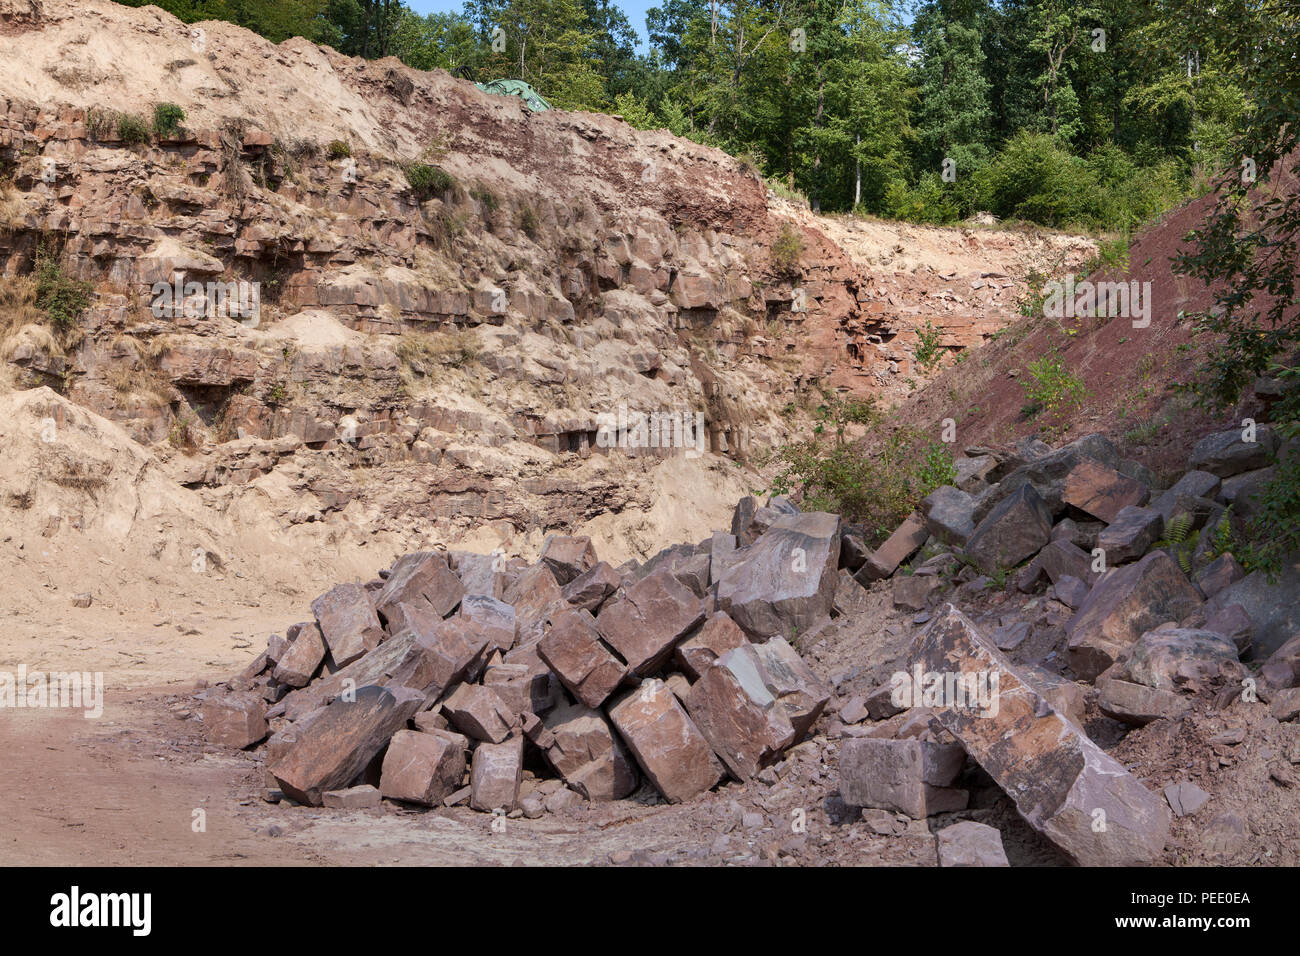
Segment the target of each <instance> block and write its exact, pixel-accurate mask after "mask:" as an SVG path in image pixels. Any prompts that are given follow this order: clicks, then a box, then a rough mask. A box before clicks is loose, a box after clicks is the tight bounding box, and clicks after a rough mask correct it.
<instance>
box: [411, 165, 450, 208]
mask: <svg viewBox="0 0 1300 956" xmlns="http://www.w3.org/2000/svg"><path fill="white" fill-rule="evenodd" d="M406 181H407V182H408V183H410V184H411V191H412V192H414V193H415V196H416V198H417V199H419V200H420V201H421V202H424V200H426V199H431V198H433V197H434V196H441V195H442V194H443V193H445V192H447V191H448V190H450V189H452V188H453V187H454V186H455V185H456V180H455V179H454V178H453V177H452V175H451V173H449V172H447V171H446V170H445V169H443V168H441V167H440V166H429V165H427V164H425V163H411V164H410V165H409V166H407V167H406Z"/></svg>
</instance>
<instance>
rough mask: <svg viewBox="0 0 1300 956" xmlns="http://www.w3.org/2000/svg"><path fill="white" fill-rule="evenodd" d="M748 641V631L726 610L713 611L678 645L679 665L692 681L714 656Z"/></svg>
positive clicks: (714, 658)
mask: <svg viewBox="0 0 1300 956" xmlns="http://www.w3.org/2000/svg"><path fill="white" fill-rule="evenodd" d="M746 642H747V638H746V637H745V632H744V631H742V630H741V629H740V627H739V626H738V625H737V624H736V622H735V621H733V620H732V619H731V617H730V616H729V615H728V614H727V613H726V612H725V611H714V612H713V613H712V614H710V615H709V616H708V617H706V618H705V619H704V624H703V625H701V627H700V629H699V630H698V631H696V632H695V633H694V634H692V635H691V636H690V637H688V638H687V639H686V640H684V641H682V642H681V643H680V644H678V645H677V650H676V652H675V654H674V657H675V658H676V660H677V665H678V666H679V667H681V669H682V671H683V672H684V673H685V674H686V676H687V677H688V678H690V679H691V680H692V681H696V680H699V679H700V675H701V674H702V673H704V671H705V670H706V669H707V668H708V667H709V665H710V664H712V663H713V662H714V661H715V660H717V659H718V658H719V657H721V656H722V655H723V654H726V653H727V652H728V651H730V650H733V649H735V648H737V647H740V646H742V645H743V644H745V643H746Z"/></svg>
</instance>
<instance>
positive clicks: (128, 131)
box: [117, 113, 149, 146]
mask: <svg viewBox="0 0 1300 956" xmlns="http://www.w3.org/2000/svg"><path fill="white" fill-rule="evenodd" d="M117 137H118V139H120V140H121V141H122V142H123V143H125V144H126V145H127V146H137V145H141V144H143V143H147V142H149V123H148V122H147V121H146V120H145V118H144V117H143V116H137V115H135V114H134V113H123V114H121V115H120V116H118V118H117Z"/></svg>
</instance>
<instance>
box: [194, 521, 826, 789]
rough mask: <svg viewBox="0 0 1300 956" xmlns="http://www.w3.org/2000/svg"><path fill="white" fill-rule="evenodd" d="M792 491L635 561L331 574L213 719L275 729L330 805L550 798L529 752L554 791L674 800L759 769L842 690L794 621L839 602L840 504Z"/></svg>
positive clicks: (590, 552) (575, 557)
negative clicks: (822, 508) (807, 503)
mask: <svg viewBox="0 0 1300 956" xmlns="http://www.w3.org/2000/svg"><path fill="white" fill-rule="evenodd" d="M772 504H775V505H776V506H777V507H778V508H779V509H780V510H779V511H778V510H774V509H772V508H771V506H770V505H769V506H768V507H764V508H763V509H761V510H762V511H763V512H764V515H762V516H756V515H754V514H750V515H749V516H748V517H749V519H751V520H748V521H746V520H745V515H743V514H742V513H741V512H743V511H744V510H745V508H744V507H742V508H741V509H738V516H737V525H738V530H739V531H740V532H741V533H739V534H737V535H732V534H728V533H722V532H719V533H717V534H714V535H713V536H711V537H710V538H709V539H707V540H706V541H704V542H702V543H700V544H699V545H695V546H678V547H675V548H670V549H668V550H666V551H664V552H662V553H660V554H659V555H656V556H655V557H654V558H652V559H650V560H649V561H647V562H646V563H645V564H638V563H635V562H629V563H628V564H627V565H624V566H622V567H620V568H614V567H611V566H610V565H609V564H608V563H606V562H603V561H600V560H598V558H597V556H596V553H595V550H594V548H593V546H592V543H591V541H590V539H589V538H586V537H575V536H559V535H553V536H551V537H550V538H548V539H547V541H546V543H545V545H544V548H543V550H542V553H541V555H540V559H539V560H538V561H536V562H535V563H527V562H525V561H523V560H520V559H512V560H509V561H506V560H505V559H504V558H502V557H500V556H493V555H475V554H469V553H464V552H440V551H421V552H416V553H413V554H407V555H405V556H403V557H401V558H400V559H398V560H397V561H396V562H395V563H394V564H393V566H392V567H391V568H389V569H387V570H386V571H384V572H382V573H381V574H380V576H379V577H378V578H377V579H376V580H374V581H371V582H369V583H367V584H357V583H344V584H339V585H337V586H336V587H334V588H332V589H331V590H330V591H328V592H326V593H325V594H322V595H321V596H320V597H318V598H317V599H316V600H315V601H313V602H312V604H311V608H312V612H313V619H312V620H309V621H304V622H302V623H300V624H295V625H293V626H292V627H290V628H289V629H288V630H287V631H286V632H285V634H284V635H283V636H279V635H277V636H274V637H272V638H271V640H270V641H269V642H268V645H267V649H266V651H265V652H264V653H263V654H261V655H260V656H259V657H258V658H257V660H255V661H254V662H253V663H252V664H251V665H250V666H249V667H248V668H247V669H245V670H244V672H243V673H241V674H240V675H239V676H238V677H236V678H234V679H233V680H231V681H230V682H229V683H228V684H227V685H218V686H217V687H214V688H212V689H209V690H207V691H205V692H204V695H203V696H204V701H203V708H202V712H203V719H204V722H205V726H206V730H207V733H208V735H209V739H210V740H212V741H213V742H216V743H219V744H222V745H225V746H230V747H237V748H249V747H254V746H256V745H258V744H260V743H261V742H262V741H263V740H265V750H264V753H265V767H266V770H267V772H268V774H269V775H270V777H272V778H274V780H273V783H274V787H273V789H274V790H278V791H279V794H281V795H282V796H283V797H287V798H289V799H291V800H294V801H297V802H299V803H303V804H308V805H313V806H319V805H326V806H343V807H355V806H365V805H372V804H374V803H377V802H378V801H379V800H380V799H381V798H387V799H389V800H394V801H401V802H402V803H405V804H416V805H423V806H429V807H433V806H440V805H448V806H450V805H455V804H459V803H468V804H469V806H471V807H473V808H474V809H477V810H481V811H486V812H505V813H513V812H515V811H516V810H524V811H529V812H530V815H537V814H538V813H540V812H542V810H543V809H545V807H540V806H535V805H533V804H530V805H528V806H521V805H520V781H521V777H522V775H523V773H524V771H525V768H528V769H529V770H530V771H531V772H532V773H533V774H535V775H536V776H539V777H543V778H549V779H550V780H553V781H555V783H552V784H551V786H550V787H549V788H548V790H547V793H548V796H547V799H546V807H552V808H554V806H562V805H563V804H564V803H566V802H572V801H573V800H576V799H586V800H592V801H599V800H616V799H621V798H624V797H627V796H629V795H631V794H633V793H634V792H635V791H637V790H638V788H639V787H641V786H642V783H643V781H644V782H645V783H648V784H649V785H650V786H652V787H653V788H654V790H656V791H657V792H658V793H659V794H660V795H661V796H662V798H663V799H665V800H667V801H669V802H672V803H677V802H681V801H686V800H690V799H691V798H693V797H695V796H697V795H699V794H701V793H703V792H705V791H708V790H710V789H711V788H713V787H714V786H716V785H717V784H719V783H720V782H722V781H723V780H724V779H725V778H728V777H730V778H734V779H736V780H741V781H747V780H749V779H751V778H753V777H754V776H755V775H757V774H758V773H759V772H760V771H761V770H762V769H763V768H764V767H766V766H768V765H769V764H771V763H773V762H774V761H776V760H777V759H779V758H780V756H781V755H782V753H783V752H784V751H785V750H786V749H787V748H789V747H790V746H792V745H793V744H795V743H796V742H798V741H799V740H801V739H802V738H803V737H804V736H805V735H807V734H808V733H809V731H810V729H811V728H812V726H813V724H814V722H815V721H816V720H817V718H818V716H819V715H820V713H821V711H822V708H823V707H824V706H825V704H826V702H827V700H828V699H829V697H830V692H829V691H828V690H827V689H826V688H825V687H824V686H823V685H822V683H821V681H819V680H818V678H817V677H816V676H815V675H814V674H813V673H812V671H811V670H810V669H809V668H808V666H807V665H806V664H805V663H804V661H803V660H802V659H801V658H800V656H799V654H798V652H797V651H796V650H795V649H794V647H793V646H792V645H791V643H790V642H789V640H788V638H792V637H794V636H795V635H797V634H801V633H803V632H804V631H805V630H806V629H807V628H809V627H811V626H814V625H816V624H818V623H824V622H825V621H826V620H827V619H828V617H829V615H830V610H831V605H832V603H833V599H834V588H835V583H836V574H837V570H838V567H839V564H838V559H839V540H840V526H839V520H838V518H836V517H835V516H833V515H828V514H820V513H810V514H801V513H799V512H798V511H797V509H795V508H794V507H793V506H790V505H788V503H782V502H780V501H778V500H776V499H774V501H773V503H772ZM768 512H770V518H769V517H767V513H768ZM759 520H761V521H762V524H761V525H760V524H759ZM562 791H563V792H562ZM533 803H536V801H533Z"/></svg>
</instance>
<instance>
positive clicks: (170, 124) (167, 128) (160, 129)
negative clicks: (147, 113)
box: [153, 103, 185, 137]
mask: <svg viewBox="0 0 1300 956" xmlns="http://www.w3.org/2000/svg"><path fill="white" fill-rule="evenodd" d="M184 119H185V111H184V110H183V109H181V108H180V107H179V106H177V105H176V104H175V103H159V104H158V105H157V106H155V107H154V108H153V131H154V133H155V134H156V135H158V136H159V137H168V136H175V135H176V133H177V132H178V131H179V130H180V128H181V121H182V120H184Z"/></svg>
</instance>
